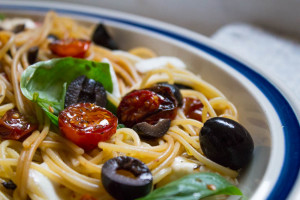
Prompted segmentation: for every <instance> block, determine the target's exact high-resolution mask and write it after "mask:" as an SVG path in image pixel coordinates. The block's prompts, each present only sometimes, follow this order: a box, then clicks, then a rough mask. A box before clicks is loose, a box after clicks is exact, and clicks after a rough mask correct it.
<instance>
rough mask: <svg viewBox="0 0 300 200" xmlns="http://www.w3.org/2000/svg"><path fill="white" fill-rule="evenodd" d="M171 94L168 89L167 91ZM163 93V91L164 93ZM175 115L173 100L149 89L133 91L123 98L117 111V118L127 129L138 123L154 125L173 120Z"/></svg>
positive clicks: (174, 102)
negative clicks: (161, 120) (160, 121)
mask: <svg viewBox="0 0 300 200" xmlns="http://www.w3.org/2000/svg"><path fill="white" fill-rule="evenodd" d="M168 90H169V92H170V93H171V91H170V89H168ZM164 92H165V91H164ZM176 114H177V103H176V100H175V98H174V99H173V100H170V99H169V98H167V97H165V96H162V95H161V94H159V93H157V91H151V90H150V88H149V89H142V90H134V91H132V92H130V93H129V94H127V95H126V96H124V97H123V99H122V101H121V102H120V104H119V106H118V110H117V116H118V118H119V119H120V121H121V123H123V124H124V125H125V126H127V127H132V126H134V125H135V124H137V123H140V122H147V123H149V124H152V125H153V124H156V123H157V122H158V121H159V119H174V118H175V117H176Z"/></svg>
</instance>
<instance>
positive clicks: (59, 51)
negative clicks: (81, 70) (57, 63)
mask: <svg viewBox="0 0 300 200" xmlns="http://www.w3.org/2000/svg"><path fill="white" fill-rule="evenodd" d="M90 44H91V42H90V41H88V40H79V39H73V38H68V39H65V40H54V41H53V42H51V43H50V44H49V48H50V50H51V51H52V53H54V54H56V55H58V56H61V57H68V56H70V57H75V58H84V55H85V53H86V52H87V50H88V49H89V47H90Z"/></svg>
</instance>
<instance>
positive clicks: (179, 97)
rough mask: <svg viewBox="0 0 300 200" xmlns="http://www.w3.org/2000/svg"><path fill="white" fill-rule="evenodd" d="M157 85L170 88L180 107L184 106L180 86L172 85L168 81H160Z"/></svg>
mask: <svg viewBox="0 0 300 200" xmlns="http://www.w3.org/2000/svg"><path fill="white" fill-rule="evenodd" d="M157 86H164V87H168V88H170V89H171V91H172V93H173V94H174V96H175V98H176V100H177V102H178V106H179V107H181V106H182V95H181V93H180V90H179V88H178V87H177V86H176V85H172V84H168V83H158V84H157Z"/></svg>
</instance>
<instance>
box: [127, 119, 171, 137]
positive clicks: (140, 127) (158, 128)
mask: <svg viewBox="0 0 300 200" xmlns="http://www.w3.org/2000/svg"><path fill="white" fill-rule="evenodd" d="M170 125H171V120H170V119H161V120H159V121H158V122H157V124H155V125H151V124H148V123H147V122H140V123H138V124H136V125H134V126H133V127H132V129H133V130H135V131H136V132H137V133H138V134H139V136H141V137H143V138H145V139H154V138H160V137H162V136H164V135H165V134H166V133H167V131H168V130H169V128H170Z"/></svg>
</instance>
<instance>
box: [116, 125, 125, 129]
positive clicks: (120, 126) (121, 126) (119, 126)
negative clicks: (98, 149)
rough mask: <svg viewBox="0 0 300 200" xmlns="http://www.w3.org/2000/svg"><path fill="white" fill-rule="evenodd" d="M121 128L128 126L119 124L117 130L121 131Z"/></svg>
mask: <svg viewBox="0 0 300 200" xmlns="http://www.w3.org/2000/svg"><path fill="white" fill-rule="evenodd" d="M120 128H126V126H125V125H124V124H118V126H117V129H120Z"/></svg>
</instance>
